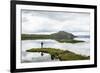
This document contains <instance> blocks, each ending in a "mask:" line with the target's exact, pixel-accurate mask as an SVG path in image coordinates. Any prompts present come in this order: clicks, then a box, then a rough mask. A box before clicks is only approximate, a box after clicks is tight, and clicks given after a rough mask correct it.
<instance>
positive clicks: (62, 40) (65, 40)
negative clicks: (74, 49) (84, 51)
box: [57, 39, 85, 43]
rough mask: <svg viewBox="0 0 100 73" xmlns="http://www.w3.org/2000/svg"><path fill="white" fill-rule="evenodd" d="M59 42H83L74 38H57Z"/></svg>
mask: <svg viewBox="0 0 100 73" xmlns="http://www.w3.org/2000/svg"><path fill="white" fill-rule="evenodd" d="M57 41H58V42H60V43H64V42H65V43H81V42H85V41H82V40H74V39H61V40H57Z"/></svg>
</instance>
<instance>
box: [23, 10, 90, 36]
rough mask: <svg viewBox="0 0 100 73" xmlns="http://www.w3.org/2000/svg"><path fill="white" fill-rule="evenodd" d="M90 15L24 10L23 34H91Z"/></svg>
mask: <svg viewBox="0 0 100 73" xmlns="http://www.w3.org/2000/svg"><path fill="white" fill-rule="evenodd" d="M89 25H90V14H89V13H76V12H66V11H65V12H58V11H57V12H54V11H36V10H22V33H24V34H38V33H39V34H40V33H41V34H50V33H53V32H57V31H66V32H89Z"/></svg>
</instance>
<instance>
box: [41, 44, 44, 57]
mask: <svg viewBox="0 0 100 73" xmlns="http://www.w3.org/2000/svg"><path fill="white" fill-rule="evenodd" d="M41 48H43V42H41ZM43 55H44V54H43V52H41V56H43Z"/></svg>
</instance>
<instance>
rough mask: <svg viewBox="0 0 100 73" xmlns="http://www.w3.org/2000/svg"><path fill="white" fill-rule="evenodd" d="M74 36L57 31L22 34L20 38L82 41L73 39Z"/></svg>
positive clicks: (68, 41) (69, 41)
mask: <svg viewBox="0 0 100 73" xmlns="http://www.w3.org/2000/svg"><path fill="white" fill-rule="evenodd" d="M74 37H76V36H74V35H73V34H71V33H68V32H64V31H59V32H57V33H53V34H51V35H36V34H22V35H21V39H22V40H35V39H54V40H56V41H58V42H61V43H63V42H66V43H78V42H84V41H81V40H74Z"/></svg>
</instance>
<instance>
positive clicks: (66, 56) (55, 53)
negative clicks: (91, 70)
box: [27, 48, 90, 61]
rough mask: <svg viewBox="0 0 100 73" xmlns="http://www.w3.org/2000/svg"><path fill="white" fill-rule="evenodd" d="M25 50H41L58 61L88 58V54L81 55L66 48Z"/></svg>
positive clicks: (31, 50) (30, 50)
mask: <svg viewBox="0 0 100 73" xmlns="http://www.w3.org/2000/svg"><path fill="white" fill-rule="evenodd" d="M27 52H42V53H48V54H50V55H51V59H53V58H54V59H59V60H60V61H67V60H87V59H90V57H89V56H82V55H79V54H75V53H73V52H70V51H68V50H66V51H64V50H60V49H55V48H32V49H29V50H27Z"/></svg>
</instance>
